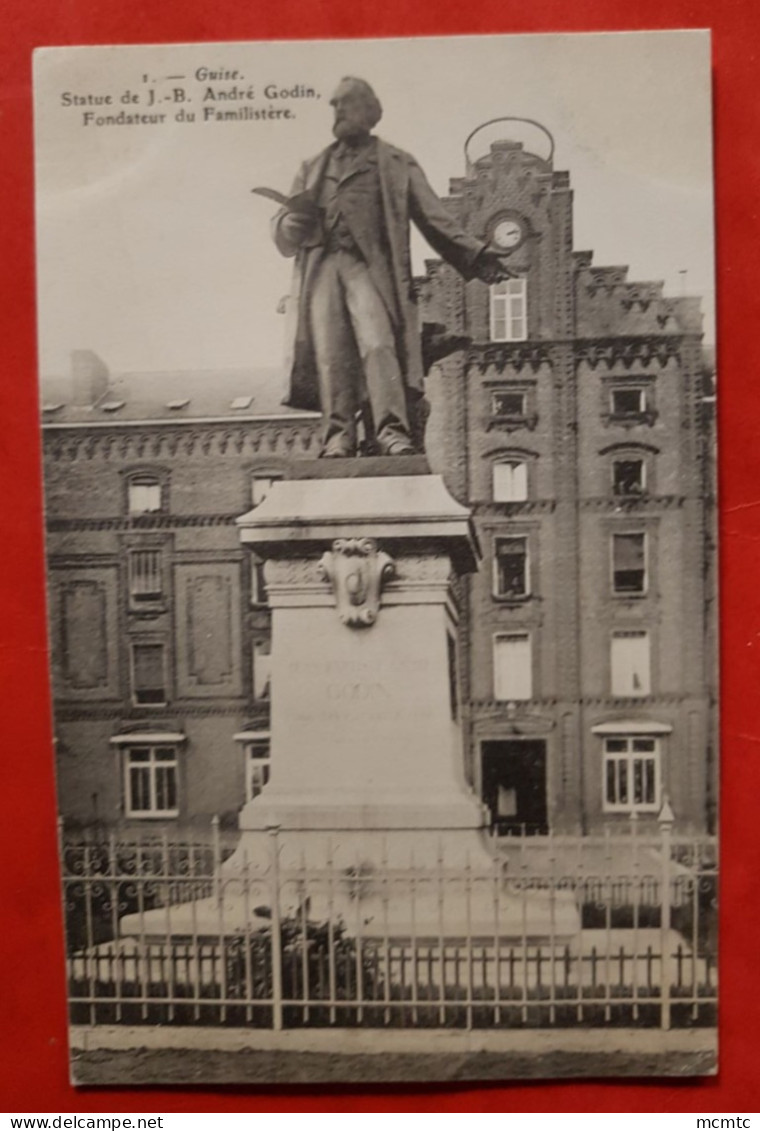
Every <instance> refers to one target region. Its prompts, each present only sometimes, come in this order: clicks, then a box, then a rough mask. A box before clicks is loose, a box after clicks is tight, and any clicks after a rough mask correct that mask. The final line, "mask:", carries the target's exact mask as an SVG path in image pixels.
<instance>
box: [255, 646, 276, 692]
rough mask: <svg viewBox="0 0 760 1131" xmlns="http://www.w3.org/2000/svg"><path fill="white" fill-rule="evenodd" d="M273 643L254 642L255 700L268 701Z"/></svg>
mask: <svg viewBox="0 0 760 1131" xmlns="http://www.w3.org/2000/svg"><path fill="white" fill-rule="evenodd" d="M270 650H271V641H269V640H254V642H253V698H254V699H268V698H269V687H270V680H271V669H272V657H271V655H270Z"/></svg>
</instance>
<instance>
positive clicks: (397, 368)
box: [273, 78, 511, 457]
mask: <svg viewBox="0 0 760 1131" xmlns="http://www.w3.org/2000/svg"><path fill="white" fill-rule="evenodd" d="M330 104H331V106H332V107H333V109H334V112H335V120H334V124H333V134H334V135H335V139H336V140H335V142H334V143H333V144H332V145H330V146H329V147H328V148H327V149H325V150H324V151H323V152H322V153H320V154H319V156H317V157H315V158H313V159H312V160H310V161H306V162H305V163H304V165H303V166H302V167H301V169H300V171H299V173H298V176H297V177H296V180H295V183H294V185H293V190H292V194H291V198H290V201H289V204H288V205H287V206H286V207H284V208H283V209H282V210H281V211H280V212H279V213H278V214H277V216H276V217H275V219H274V221H273V232H274V240H275V243H276V245H277V247H278V249H279V251H280V252H281V253H282V254H283V255H285V256H295V257H296V262H295V271H294V283H293V290H292V293H291V295H290V299H289V302H288V317H289V319H290V320H291V324H290V326H289V337H290V339H291V341H292V352H291V355H290V356H289V357H288V368H289V376H290V389H289V393H288V396H287V398H286V403H287V404H290V405H293V406H294V407H297V408H304V409H319V410H321V412H322V420H323V438H322V451H321V454H322V455H323V456H327V457H335V456H338V457H340V456H354V455H356V445H357V415H358V412H359V410H360V409H364V410H366V408H367V407H369V411H370V414H371V424H372V430H373V432H374V437H375V441H376V444H377V446H378V447H379V450H380V452H382V453H383V454H384V455H391V456H393V455H410V454H413V453H414V451H415V447H414V443H413V441H412V429H411V426H410V416H411V410H412V408H413V404H414V401H415V399H416V398H419V397H421V396H422V392H423V376H424V372H423V363H422V355H421V348H420V327H419V320H418V314H417V307H416V300H415V295H414V288H413V279H412V267H411V256H410V251H409V222H410V220H411V221H413V222H414V223H415V225H416V226H417V227H418V228H419V230H420V232H421V233H422V235H423V236H424V237H425V239H426V240H427V241H428V243H430V245H431V246H432V247H433V248H434V249H435V251H436V252H437V253H438V254H439V255H440V256H441V257H442V258H443V259H445V260H446V261H447V263H450V264H451V265H452V266H453V267H455V268H456V269H457V271H459V273H460V274H461V275H463V276H464V278H465V279H472V278H479V279H482V280H483V281H484V282H486V283H495V282H499V281H501V280H502V279H506V278H509V277H510V275H511V272H510V271H509V270H508V269H507V268H506V266H505V265H504V263H503V262H502V260H501V259H500V258H499V256H498V255H497V254H496V253H495V252H493V251H491V250H489V249H488V247H487V246H486V245H485V244H483V243H482V242H481V241H480V240H477V239H474V238H473V237H472V236H469V235H467V233H466V232H465V231H463V230H462V228H461V227H460V226H459V225H458V224H457V222H456V220H455V218H454V217H453V216H452V214H451V213H450V212H449V211H448V209H447V208H446V207H445V205H444V204H443V203H442V202H441V201H440V200H439V199H438V197H437V196H436V195H435V193H434V192H433V190H432V188H431V187H430V185H429V184H428V182H427V180H426V178H425V175H424V173H423V172H422V170H421V169H420V167H419V165H418V164H417V162H416V161H415V160H414V158H413V157H410V156H409V154H408V153H404V152H402V150H400V149H396V148H395V147H394V146H392V145H388V144H387V142H384V141H382V140H381V139H380V138H378V137H375V136H374V135H373V134H372V133H371V131H372V129H373V128H374V127H375V126H376V125H377V123H378V122H379V120H380V117H381V114H382V107H381V105H380V102H379V101H378V99H377V97H376V96H375V93H374V91H373V90H372V88H371V87H370V86H369V84H368V83H366V82H364V81H363V80H362V79H358V78H344V79H342V80H341V82H340V84H339V86H338V88H337V90H336V91H335V94H334V95H333V97H332V99H331V102H330Z"/></svg>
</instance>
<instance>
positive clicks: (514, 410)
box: [491, 389, 527, 420]
mask: <svg viewBox="0 0 760 1131" xmlns="http://www.w3.org/2000/svg"><path fill="white" fill-rule="evenodd" d="M526 402H527V395H526V394H525V393H522V392H519V391H517V392H514V391H512V390H509V389H499V390H497V391H495V392H493V393H491V415H492V416H498V417H501V418H506V419H508V420H521V419H522V418H523V417H524V416H525V415H526Z"/></svg>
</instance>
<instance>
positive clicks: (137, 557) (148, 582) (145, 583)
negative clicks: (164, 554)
mask: <svg viewBox="0 0 760 1131" xmlns="http://www.w3.org/2000/svg"><path fill="white" fill-rule="evenodd" d="M128 562H129V597H130V601H131V602H133V603H134V604H141V603H143V602H146V601H157V600H159V599H160V598H161V596H162V593H163V586H162V584H161V551H160V550H130V551H129V558H128Z"/></svg>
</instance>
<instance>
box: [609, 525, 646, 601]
mask: <svg viewBox="0 0 760 1131" xmlns="http://www.w3.org/2000/svg"><path fill="white" fill-rule="evenodd" d="M646 590H647V570H646V534H613V535H612V592H613V593H616V594H619V595H633V596H643V594H644V593H646Z"/></svg>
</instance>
